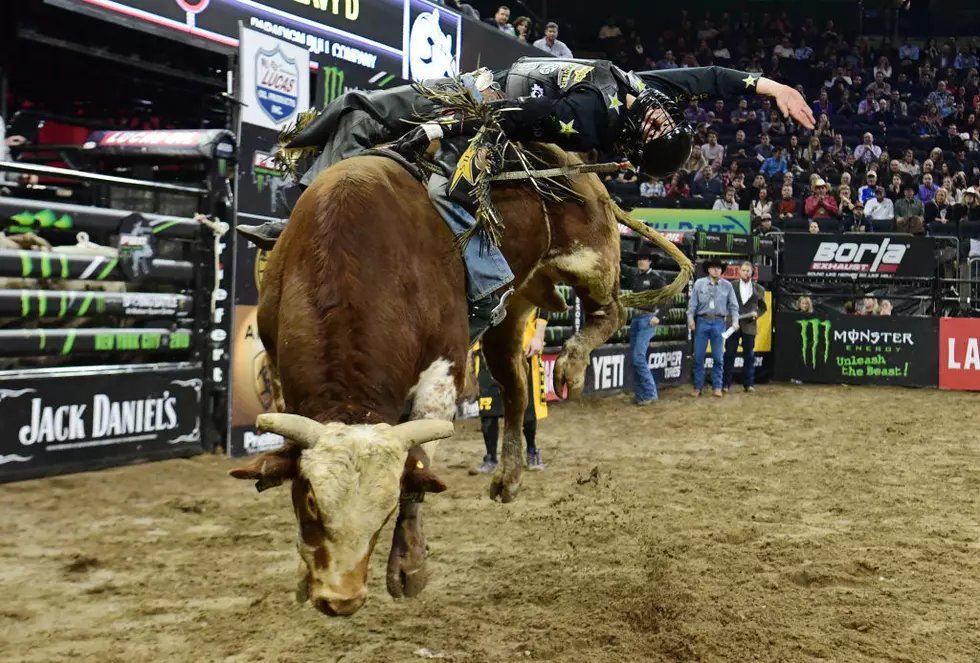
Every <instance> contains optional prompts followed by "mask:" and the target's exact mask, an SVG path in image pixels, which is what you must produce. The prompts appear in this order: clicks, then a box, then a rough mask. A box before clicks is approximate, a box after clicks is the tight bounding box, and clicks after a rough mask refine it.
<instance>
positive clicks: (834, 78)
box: [598, 10, 980, 237]
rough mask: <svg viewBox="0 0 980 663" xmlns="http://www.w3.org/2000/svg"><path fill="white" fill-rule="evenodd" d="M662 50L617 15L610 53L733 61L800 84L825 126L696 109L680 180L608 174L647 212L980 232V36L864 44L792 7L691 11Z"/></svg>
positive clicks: (651, 61)
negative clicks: (775, 11)
mask: <svg viewBox="0 0 980 663" xmlns="http://www.w3.org/2000/svg"><path fill="white" fill-rule="evenodd" d="M673 23H674V26H675V27H673V28H670V29H668V30H665V31H664V32H663V33H661V34H660V35H659V36H657V37H656V40H655V41H654V42H652V43H647V37H646V36H641V34H640V32H639V31H638V29H637V26H636V25H635V24H634V22H633V21H632V20H626V21H623V22H619V21H617V20H616V19H615V18H610V19H609V20H608V21H606V23H605V24H604V25H603V26H602V27H601V28H600V30H599V33H598V42H599V43H600V44H601V47H602V48H603V49H604V50H605V57H608V58H610V59H612V60H613V61H615V62H617V63H618V64H619V65H621V66H623V67H626V68H630V69H636V70H649V69H674V68H680V67H696V66H712V65H718V66H726V67H733V68H737V69H743V70H746V71H749V72H752V73H757V74H762V75H765V76H768V77H770V78H773V79H775V80H778V81H780V82H783V83H786V84H789V85H794V86H795V87H796V88H797V89H798V90H800V91H801V93H803V95H804V96H805V97H806V98H807V99H809V100H811V101H812V104H813V112H814V115H815V117H817V118H818V121H817V126H816V128H815V129H814V130H812V131H811V130H808V129H804V128H803V127H800V126H798V125H796V124H795V123H794V122H793V121H792V120H790V119H786V118H784V117H783V116H782V114H781V113H780V112H779V111H778V109H776V108H774V107H773V105H772V104H771V102H770V100H768V99H764V98H757V97H750V98H742V99H735V100H725V101H723V100H709V101H703V102H700V103H699V102H698V101H691V102H690V103H689V105H688V106H687V107H686V108H685V109H684V114H685V116H686V118H687V119H688V121H689V122H690V123H691V124H692V125H693V126H694V127H695V128H696V131H697V141H696V142H697V145H696V147H695V148H694V151H693V153H692V155H691V158H690V159H689V160H688V162H687V163H686V164H685V165H684V167H683V168H682V169H681V170H680V171H679V172H678V173H675V174H674V175H673V176H671V177H670V179H669V181H667V182H661V181H659V180H657V179H656V178H652V179H645V178H642V176H641V180H639V181H635V180H634V179H633V178H632V177H630V176H625V175H620V176H619V177H616V178H612V177H610V178H607V186H608V187H609V189H610V191H611V192H613V193H614V194H615V195H616V196H618V197H619V198H620V199H622V200H623V201H624V203H626V204H629V205H633V206H648V207H671V208H677V207H680V208H701V209H714V210H724V211H731V210H736V209H737V210H743V211H748V212H749V213H750V216H751V219H752V225H753V231H754V232H756V233H767V232H773V231H777V230H785V231H810V232H836V231H861V230H864V231H876V232H881V231H895V230H897V231H901V232H911V233H917V234H923V233H929V234H935V235H959V236H964V232H965V234H966V235H969V236H973V237H980V122H978V121H977V111H978V102H980V75H978V63H980V39H977V38H974V39H972V40H969V41H966V42H964V41H960V42H956V41H954V40H949V41H947V42H945V43H942V44H940V43H937V42H936V41H935V40H929V41H928V42H926V43H916V42H911V41H903V42H902V43H901V44H899V45H895V44H893V43H891V41H890V40H888V39H887V38H885V39H878V40H871V39H869V38H866V37H864V38H854V37H852V36H851V35H848V34H847V33H846V30H844V29H841V28H839V27H838V26H837V25H835V23H834V21H833V20H827V21H825V22H822V25H818V24H817V21H816V20H815V19H814V18H804V19H802V20H800V21H798V22H794V21H793V20H791V19H790V18H789V16H788V15H787V13H786V12H783V13H781V14H779V15H778V16H776V15H772V14H768V13H763V14H761V15H759V16H751V15H749V14H748V13H743V14H741V15H740V16H738V17H734V16H733V15H732V14H731V13H729V12H725V13H721V14H717V15H716V14H714V13H711V12H706V13H705V14H704V15H703V16H702V17H700V19H699V20H698V21H697V22H696V23H695V20H694V19H693V18H692V17H691V16H690V15H689V13H688V12H687V11H686V10H682V11H681V12H680V16H679V18H678V20H677V21H674V22H673Z"/></svg>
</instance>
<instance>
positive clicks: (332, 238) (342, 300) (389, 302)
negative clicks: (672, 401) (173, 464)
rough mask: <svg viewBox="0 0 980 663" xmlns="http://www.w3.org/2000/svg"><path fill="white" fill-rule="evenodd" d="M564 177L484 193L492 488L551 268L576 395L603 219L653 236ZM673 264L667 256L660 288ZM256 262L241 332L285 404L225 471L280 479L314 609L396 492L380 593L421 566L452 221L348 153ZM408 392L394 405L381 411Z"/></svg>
mask: <svg viewBox="0 0 980 663" xmlns="http://www.w3.org/2000/svg"><path fill="white" fill-rule="evenodd" d="M546 154H547V155H548V156H549V157H550V160H551V161H553V162H554V163H555V164H563V163H567V162H568V161H569V160H571V159H573V157H570V156H568V155H566V154H565V153H563V152H561V151H559V150H557V149H555V148H548V150H547V151H546ZM570 185H571V186H572V188H573V189H574V190H575V191H576V192H578V193H579V195H580V196H581V197H582V198H583V199H584V202H571V201H569V202H562V203H546V204H545V203H543V202H542V200H541V198H540V197H539V196H538V194H537V193H536V192H535V191H534V189H533V188H532V187H531V186H530V185H529V184H527V183H526V182H525V183H507V184H501V185H500V186H499V187H497V188H496V190H495V192H494V201H495V203H496V204H497V206H498V208H499V210H500V212H501V214H502V217H503V218H504V219H505V222H506V224H507V228H506V232H505V234H504V239H503V245H502V248H503V251H504V254H505V255H506V257H507V259H508V261H509V263H510V266H511V268H512V270H513V272H514V274H515V275H516V281H515V286H516V287H517V292H516V293H515V295H514V296H513V297H512V298H511V301H510V303H509V305H508V316H507V318H506V319H505V320H504V322H503V323H502V324H500V325H498V326H497V327H494V328H492V329H490V330H489V331H488V332H487V334H486V335H485V336H484V339H483V351H484V355H485V357H486V361H487V366H488V368H489V369H490V371H491V373H492V375H493V376H494V378H495V379H496V380H497V381H498V382H499V383H500V385H501V392H502V394H503V398H504V407H505V416H504V420H505V421H504V423H505V428H504V441H503V446H502V453H501V462H500V465H499V467H498V470H497V473H496V475H495V476H494V477H493V479H492V482H491V486H490V494H491V496H492V497H494V498H499V499H501V500H502V501H505V502H507V501H510V500H512V499H514V497H516V495H517V493H518V491H519V489H520V485H521V478H522V471H523V466H524V455H523V450H522V445H521V421H522V419H523V414H524V407H525V405H526V394H527V389H526V383H525V380H526V374H527V364H526V359H525V358H524V354H523V352H522V348H521V330H522V329H523V327H524V325H525V322H526V320H527V317H528V315H529V314H530V311H531V309H532V308H533V307H535V306H537V307H540V308H543V309H546V310H550V311H563V310H565V308H566V305H565V302H564V300H563V299H562V297H561V296H560V295H559V294H558V292H557V291H556V289H555V284H556V283H558V282H562V283H565V284H568V285H571V286H573V287H574V288H575V290H576V293H577V295H578V296H579V298H580V300H581V302H582V306H583V310H584V313H585V316H584V324H583V325H582V328H581V330H580V331H579V332H578V333H577V334H576V335H575V336H574V337H573V338H571V339H569V340H568V341H567V342H566V343H565V346H564V348H563V350H562V352H561V355H560V356H559V358H558V360H557V362H556V365H555V374H554V377H555V387H556V390H557V391H558V392H559V393H561V389H562V387H563V386H564V385H567V386H568V389H569V394H570V395H573V396H574V395H577V394H579V393H581V391H582V388H583V386H584V379H585V369H586V366H587V364H588V361H589V355H590V353H591V351H592V350H593V349H594V348H595V347H596V346H598V345H599V344H600V343H602V342H603V341H605V340H606V339H607V338H608V337H609V336H610V335H611V334H612V333H614V332H615V331H616V330H617V329H619V328H620V326H621V325H622V323H623V320H624V311H623V306H622V304H621V303H620V301H619V300H618V283H619V230H618V226H617V219H618V220H620V221H622V222H623V223H625V224H627V225H629V226H630V227H632V228H634V230H636V231H637V232H640V233H641V234H643V235H645V236H647V237H648V238H650V239H652V240H654V241H658V239H659V240H661V241H659V243H660V244H661V245H663V242H662V238H659V236H657V235H655V234H654V233H652V232H651V231H649V230H648V229H647V228H646V227H645V226H643V225H642V224H640V223H638V222H636V221H634V220H632V219H630V218H629V217H628V216H627V215H625V214H624V213H622V212H621V210H618V208H616V207H615V205H614V204H613V203H612V201H611V200H610V199H609V196H608V194H607V192H606V190H605V188H604V187H603V185H602V183H601V182H600V181H599V179H598V178H597V177H596V176H595V175H579V176H574V177H571V178H570ZM668 248H669V249H673V247H668ZM672 255H674V257H675V258H677V257H680V260H681V261H682V262H685V260H684V258H683V256H680V254H679V253H678V252H676V250H674V252H673V253H672ZM689 270H690V263H686V264H684V265H682V270H681V272H682V273H681V275H680V276H679V277H678V281H677V282H675V284H674V288H677V287H681V286H682V285H683V283H684V282H686V280H687V277H688V275H689ZM264 278H265V281H264V284H263V288H262V292H261V295H260V301H259V310H258V325H259V333H260V336H261V339H262V342H263V344H264V345H265V348H266V350H267V351H268V353H269V358H270V364H271V366H272V367H273V381H274V383H275V386H274V390H275V394H276V405H277V409H278V410H279V411H280V412H283V413H285V412H288V413H291V414H267V415H262V416H260V417H259V419H258V427H259V428H260V429H262V430H265V431H270V432H276V433H280V434H282V435H283V436H285V437H286V438H287V439H288V440H289V442H288V444H287V445H286V446H285V447H283V448H282V449H279V450H277V451H272V452H267V453H264V454H262V455H260V456H257V457H255V458H253V459H251V460H249V461H248V463H247V464H246V465H245V466H244V467H242V468H239V469H237V470H234V471H233V472H232V475H233V476H235V477H237V478H241V479H253V480H256V481H257V482H258V485H259V486H260V487H265V486H269V485H275V484H277V483H280V482H282V481H286V480H291V481H292V501H293V509H294V511H295V513H296V518H297V523H298V527H299V533H298V539H297V546H298V549H299V553H300V557H301V558H302V564H301V566H300V593H299V597H300V598H301V599H302V598H304V597H306V596H308V597H309V598H310V599H311V600H312V602H313V604H314V606H316V608H318V609H319V610H321V611H322V612H324V613H326V614H328V615H350V614H353V613H354V612H356V611H357V609H358V608H360V606H361V605H362V604H363V603H364V600H365V598H366V597H367V573H368V560H369V559H370V556H371V552H372V550H373V548H374V545H375V543H376V541H377V537H378V535H379V533H380V532H381V530H382V528H383V527H384V525H385V523H386V522H387V521H388V519H389V518H391V516H392V515H393V514H394V512H395V509H396V508H398V507H399V506H400V507H401V508H400V511H399V514H398V518H397V521H396V525H395V531H394V535H393V539H392V549H391V554H390V556H389V560H388V570H387V581H388V582H387V585H388V591H389V593H391V594H392V595H393V596H395V597H401V596H414V595H415V594H417V593H418V592H419V591H421V590H422V588H424V587H425V584H426V581H427V573H426V567H425V538H424V536H423V533H422V525H421V520H420V509H421V500H422V495H423V493H425V492H441V491H442V490H445V485H444V484H443V483H442V482H441V481H440V480H439V479H438V478H437V477H436V476H435V474H433V472H432V469H431V465H430V464H431V459H432V458H433V454H434V451H435V445H436V442H435V441H436V440H438V439H440V438H446V437H449V436H450V435H452V433H453V424H452V419H453V417H454V414H455V407H456V399H457V394H458V393H459V392H460V390H461V389H462V386H463V381H464V373H465V370H466V366H467V355H468V351H469V347H468V327H467V301H466V295H465V292H466V289H465V287H464V286H465V282H464V279H465V275H464V271H463V265H462V261H461V259H460V256H459V252H458V249H457V248H456V247H455V246H454V238H453V236H452V234H451V232H450V230H449V229H448V228H447V226H446V224H445V223H444V222H443V221H442V219H441V218H440V217H439V215H438V214H437V213H436V210H435V209H434V208H433V207H432V204H431V203H430V202H429V199H428V196H427V194H426V192H425V189H424V188H423V187H422V186H421V185H420V183H419V182H418V181H417V180H416V179H415V178H414V177H413V176H412V175H411V174H410V173H409V172H408V171H407V170H405V169H404V168H403V167H401V166H400V165H399V164H398V163H396V162H395V161H392V160H390V159H386V158H383V157H379V156H358V157H354V158H351V159H347V160H345V161H342V162H339V163H337V164H335V165H333V166H331V167H330V168H329V169H327V170H326V171H325V172H324V173H322V174H321V175H320V176H319V177H318V178H317V179H316V180H315V181H314V183H313V184H312V186H311V187H310V188H309V189H307V190H306V191H305V192H304V193H303V195H302V196H301V197H300V199H299V201H298V202H297V204H296V207H295V209H294V210H293V213H292V215H291V217H290V221H289V225H288V227H287V229H286V231H285V232H284V233H283V235H282V236H281V237H280V238H279V240H278V242H277V244H276V247H275V249H274V250H273V251H272V253H271V254H270V256H269V262H268V266H267V268H266V272H265V277H264ZM671 292H673V289H672V290H671ZM409 398H411V399H412V403H413V405H412V410H411V419H412V421H408V422H405V423H402V424H399V425H395V424H396V423H397V422H398V421H399V417H400V415H401V413H402V411H403V408H404V403H405V402H406V400H407V399H409Z"/></svg>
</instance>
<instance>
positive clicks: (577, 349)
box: [554, 279, 626, 398]
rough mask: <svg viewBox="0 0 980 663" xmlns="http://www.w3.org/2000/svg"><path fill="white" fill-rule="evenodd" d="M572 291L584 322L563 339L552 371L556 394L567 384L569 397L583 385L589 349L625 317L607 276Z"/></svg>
mask: <svg viewBox="0 0 980 663" xmlns="http://www.w3.org/2000/svg"><path fill="white" fill-rule="evenodd" d="M575 292H576V294H577V295H578V297H579V301H581V303H582V310H583V312H584V313H585V315H584V324H583V326H582V328H581V329H579V331H578V333H577V334H575V335H574V336H573V337H571V338H570V339H568V340H567V341H566V342H565V345H564V346H563V347H562V350H561V354H560V355H559V356H558V359H557V360H556V361H555V373H554V385H555V393H557V394H560V393H562V389H563V388H564V387H565V386H567V387H568V396H569V398H574V397H576V396H579V395H580V394H581V393H582V389H583V388H584V387H585V369H586V368H588V365H589V357H590V355H591V354H592V351H593V350H595V349H596V348H597V347H598V346H599V345H601V344H602V343H604V342H605V341H606V339H608V338H609V337H610V336H612V335H613V334H615V333H616V330H617V329H619V328H620V327H621V326H622V325H623V322H624V320H625V319H626V312H625V311H624V310H623V306H622V304H620V303H619V299H618V294H619V291H618V288H617V289H613V287H612V286H611V284H609V283H608V280H607V279H604V280H603V282H601V283H597V284H592V285H591V286H576V287H575Z"/></svg>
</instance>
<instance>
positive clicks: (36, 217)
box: [10, 209, 72, 233]
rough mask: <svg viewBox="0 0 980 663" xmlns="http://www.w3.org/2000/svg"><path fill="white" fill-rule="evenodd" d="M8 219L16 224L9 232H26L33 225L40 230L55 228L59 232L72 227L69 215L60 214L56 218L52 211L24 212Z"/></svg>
mask: <svg viewBox="0 0 980 663" xmlns="http://www.w3.org/2000/svg"><path fill="white" fill-rule="evenodd" d="M10 219H11V220H12V221H14V222H16V223H17V225H16V226H14V227H13V228H11V229H10V231H11V232H15V233H16V232H28V231H29V230H30V229H31V228H32V227H34V226H35V225H36V226H38V227H40V228H57V229H59V230H69V229H70V228H71V227H72V219H71V215H70V214H62V215H61V216H60V217H56V216H55V213H54V210H50V209H43V210H41V211H40V212H30V211H28V210H24V211H23V212H21V213H19V214H14V215H13V216H11V217H10Z"/></svg>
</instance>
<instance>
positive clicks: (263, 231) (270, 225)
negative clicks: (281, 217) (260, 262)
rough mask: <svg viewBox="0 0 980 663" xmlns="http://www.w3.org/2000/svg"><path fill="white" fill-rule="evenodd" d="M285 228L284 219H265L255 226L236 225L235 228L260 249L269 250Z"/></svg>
mask: <svg viewBox="0 0 980 663" xmlns="http://www.w3.org/2000/svg"><path fill="white" fill-rule="evenodd" d="M285 228H286V221H266V222H265V223H262V224H259V225H257V226H246V225H241V224H240V225H238V226H237V227H236V230H238V232H239V234H240V235H242V236H243V237H245V238H246V239H248V241H250V242H252V243H253V244H255V245H256V246H257V247H259V248H260V249H264V250H266V251H271V250H272V247H274V246H275V245H276V240H277V239H279V235H281V234H282V231H283V230H284V229H285Z"/></svg>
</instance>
